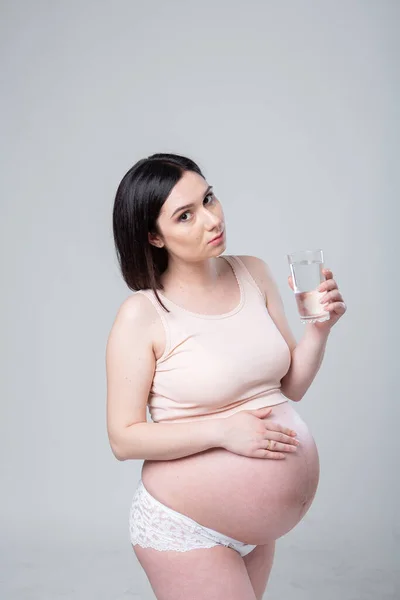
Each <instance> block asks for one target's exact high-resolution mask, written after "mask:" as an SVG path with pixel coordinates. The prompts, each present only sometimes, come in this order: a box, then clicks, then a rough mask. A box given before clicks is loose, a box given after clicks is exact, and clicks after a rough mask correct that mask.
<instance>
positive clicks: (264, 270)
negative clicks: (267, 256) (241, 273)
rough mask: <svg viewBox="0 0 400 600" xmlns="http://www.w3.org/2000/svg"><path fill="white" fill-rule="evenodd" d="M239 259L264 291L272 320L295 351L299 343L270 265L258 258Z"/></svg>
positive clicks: (244, 257)
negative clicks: (288, 318)
mask: <svg viewBox="0 0 400 600" xmlns="http://www.w3.org/2000/svg"><path fill="white" fill-rule="evenodd" d="M239 258H240V259H241V261H242V262H243V264H244V265H245V267H246V268H247V269H248V271H249V273H250V274H251V276H252V277H253V279H254V281H255V282H256V283H257V285H258V287H259V288H260V289H261V290H262V292H263V294H264V298H265V304H266V306H267V308H268V312H269V314H270V316H271V318H272V320H273V321H274V323H275V325H276V326H277V328H278V329H279V331H280V332H281V334H282V336H283V337H284V338H285V341H286V343H287V345H288V346H289V348H290V350H291V351H293V350H294V349H295V347H296V346H297V341H296V338H295V336H294V335H293V333H292V331H291V329H290V325H289V322H288V320H287V317H286V314H285V307H284V304H283V300H282V297H281V294H280V292H279V288H278V285H277V283H276V281H275V278H274V276H273V274H272V271H271V269H270V267H269V265H268V264H267V263H266V262H265V261H264V260H263V259H262V258H258V257H257V256H248V255H244V256H243V255H240V256H239Z"/></svg>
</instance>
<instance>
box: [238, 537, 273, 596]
mask: <svg viewBox="0 0 400 600" xmlns="http://www.w3.org/2000/svg"><path fill="white" fill-rule="evenodd" d="M274 556H275V541H272V542H270V543H269V544H263V545H260V546H257V547H256V548H254V550H252V551H251V552H250V553H249V554H247V555H246V556H244V558H243V561H244V564H245V567H246V569H247V573H248V574H249V577H250V581H251V585H252V586H253V590H254V593H255V595H256V598H257V600H262V597H263V594H264V592H265V589H266V587H267V583H268V579H269V576H270V573H271V569H272V564H273V562H274Z"/></svg>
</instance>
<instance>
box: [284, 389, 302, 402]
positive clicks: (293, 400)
mask: <svg viewBox="0 0 400 600" xmlns="http://www.w3.org/2000/svg"><path fill="white" fill-rule="evenodd" d="M281 393H282V394H283V395H284V396H285V398H287V399H288V400H292V402H300V400H301V399H302V397H303V396H295V395H294V394H289V393H286V392H285V389H284V388H283V389H282V388H281Z"/></svg>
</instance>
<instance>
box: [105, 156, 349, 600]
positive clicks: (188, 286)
mask: <svg viewBox="0 0 400 600" xmlns="http://www.w3.org/2000/svg"><path fill="white" fill-rule="evenodd" d="M113 230H114V240H115V246H116V250H117V255H118V260H119V264H120V267H121V272H122V276H123V278H124V281H125V282H126V284H127V285H128V287H129V288H130V289H131V290H133V291H135V292H136V293H134V294H133V295H131V296H129V297H128V298H127V299H126V300H125V301H124V302H123V303H122V305H121V307H120V308H119V311H118V313H117V316H116V318H115V321H114V324H113V326H112V329H111V332H110V336H109V339H108V342H107V350H106V366H107V429H108V436H109V440H110V445H111V448H112V451H113V453H114V455H115V456H116V458H117V459H118V460H129V459H139V460H143V461H144V463H143V468H142V473H141V479H140V481H139V484H138V487H137V489H136V491H135V493H134V497H133V500H132V503H131V507H130V514H129V529H130V540H131V543H132V547H133V550H134V552H135V554H136V557H137V559H138V561H139V563H140V565H141V566H142V568H143V569H144V571H145V573H146V575H147V577H148V579H149V582H150V584H151V586H152V589H153V590H154V593H155V595H156V597H157V598H158V599H159V600H203V599H207V600H214V599H215V600H217V599H218V600H255V599H258V600H261V598H262V596H263V593H264V591H265V589H266V585H267V581H268V577H269V574H270V571H271V567H272V563H273V557H274V551H275V543H276V540H277V539H278V538H279V537H281V536H283V535H284V534H286V533H287V532H288V531H290V530H291V529H293V527H295V526H296V524H297V523H299V521H300V520H301V519H302V517H303V516H304V515H305V514H306V512H307V510H308V509H309V508H310V505H311V503H312V501H313V499H314V497H315V494H316V490H317V486H318V480H319V460H318V452H317V448H316V445H315V442H314V439H313V437H312V435H311V433H310V431H309V429H308V427H307V425H306V424H305V423H304V421H303V420H302V419H301V418H300V416H299V415H298V413H297V412H296V410H295V409H294V408H293V405H292V404H291V403H290V402H289V400H292V401H295V402H298V401H299V400H301V398H302V397H303V396H304V394H305V392H306V391H307V389H308V388H309V387H310V385H311V383H312V381H313V379H314V377H315V375H316V373H317V372H318V369H319V367H320V365H321V362H322V358H323V355H324V351H325V347H326V343H327V339H328V336H329V332H330V330H331V328H332V326H333V325H334V324H335V323H336V322H337V321H338V319H339V318H340V317H341V316H342V315H343V314H344V312H345V311H346V306H345V305H344V302H343V298H342V296H341V294H340V292H339V290H338V287H337V284H336V282H335V281H334V279H333V276H332V273H331V271H329V270H325V272H324V274H325V277H326V279H325V281H324V282H323V283H322V284H321V289H323V290H324V291H326V294H325V296H324V298H323V301H324V302H326V304H325V305H324V308H325V309H326V310H328V311H329V312H330V319H329V321H325V322H323V323H314V324H307V325H305V331H304V336H303V338H302V339H301V341H300V342H299V343H297V342H296V340H295V339H294V336H293V334H292V332H291V331H290V328H289V325H288V322H287V320H286V317H285V313H284V308H283V303H282V300H281V297H280V294H279V291H278V287H277V285H276V283H275V281H274V278H273V276H272V274H271V272H270V269H269V267H268V265H267V264H266V263H265V262H264V261H263V260H261V259H259V258H257V257H254V256H234V255H224V256H223V255H222V253H223V251H224V250H225V248H226V230H225V221H224V213H223V210H222V206H221V203H220V202H219V200H218V199H217V197H216V196H215V194H214V192H213V189H212V187H211V186H209V185H208V182H207V181H206V179H205V177H204V176H203V174H202V172H201V170H200V168H199V167H198V166H197V165H196V164H195V163H194V162H193V161H192V160H190V159H188V158H185V157H182V156H178V155H175V154H155V155H153V156H150V157H149V158H145V159H143V160H140V161H139V162H137V163H136V164H135V165H134V166H133V167H132V168H131V169H130V170H129V171H128V172H127V173H126V175H125V176H124V177H123V179H122V181H121V183H120V185H119V187H118V190H117V194H116V198H115V204H114V211H113ZM289 285H290V287H291V288H292V289H293V282H292V280H291V278H289ZM147 406H148V407H149V412H150V415H151V419H152V421H153V422H151V423H149V422H147V418H146V407H147Z"/></svg>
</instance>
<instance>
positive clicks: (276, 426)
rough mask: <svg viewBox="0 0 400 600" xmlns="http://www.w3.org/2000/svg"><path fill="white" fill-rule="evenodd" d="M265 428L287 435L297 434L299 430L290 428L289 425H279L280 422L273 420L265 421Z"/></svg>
mask: <svg viewBox="0 0 400 600" xmlns="http://www.w3.org/2000/svg"><path fill="white" fill-rule="evenodd" d="M265 429H268V430H269V431H280V432H281V433H286V435H291V436H296V435H297V432H296V431H294V429H289V427H284V426H283V425H279V423H274V422H273V421H265Z"/></svg>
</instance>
